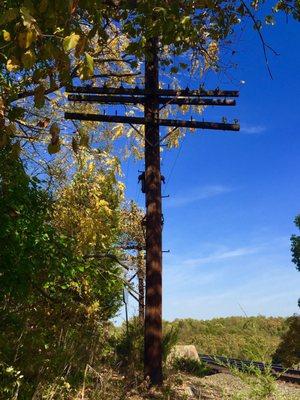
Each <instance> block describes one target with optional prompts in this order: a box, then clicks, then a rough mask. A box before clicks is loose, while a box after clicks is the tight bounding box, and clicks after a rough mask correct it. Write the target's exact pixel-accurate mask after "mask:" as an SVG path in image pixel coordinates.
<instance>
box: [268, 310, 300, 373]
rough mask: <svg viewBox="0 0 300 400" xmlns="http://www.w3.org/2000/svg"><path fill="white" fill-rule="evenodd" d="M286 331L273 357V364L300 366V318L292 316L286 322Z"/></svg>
mask: <svg viewBox="0 0 300 400" xmlns="http://www.w3.org/2000/svg"><path fill="white" fill-rule="evenodd" d="M287 325H288V330H287V331H286V332H285V333H284V335H283V337H282V340H281V342H280V344H279V346H278V348H277V350H276V352H275V354H274V356H273V359H274V362H277V363H282V364H283V365H284V366H285V367H292V366H294V367H296V366H297V367H298V368H299V366H300V339H299V338H300V316H299V315H294V316H292V317H289V318H288V320H287Z"/></svg>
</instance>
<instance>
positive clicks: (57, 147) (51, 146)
mask: <svg viewBox="0 0 300 400" xmlns="http://www.w3.org/2000/svg"><path fill="white" fill-rule="evenodd" d="M59 150H60V143H59V142H58V143H56V144H52V143H49V145H48V153H49V154H56V153H58V152H59Z"/></svg>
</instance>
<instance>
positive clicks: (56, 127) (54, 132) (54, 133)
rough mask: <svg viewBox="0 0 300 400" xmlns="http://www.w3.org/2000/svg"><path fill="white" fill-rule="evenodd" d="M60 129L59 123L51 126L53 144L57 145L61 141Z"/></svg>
mask: <svg viewBox="0 0 300 400" xmlns="http://www.w3.org/2000/svg"><path fill="white" fill-rule="evenodd" d="M59 134H60V127H59V125H58V123H57V122H54V123H53V124H52V125H51V126H50V135H51V143H52V144H53V145H55V144H56V143H58V141H59Z"/></svg>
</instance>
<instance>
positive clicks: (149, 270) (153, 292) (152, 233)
mask: <svg viewBox="0 0 300 400" xmlns="http://www.w3.org/2000/svg"><path fill="white" fill-rule="evenodd" d="M157 52H158V50H157V39H156V38H153V39H150V40H149V41H148V47H147V53H146V62H145V89H146V92H148V93H150V94H147V95H146V102H145V192H146V193H145V194H146V307H145V354H144V373H145V377H149V378H150V382H151V384H152V385H161V384H162V382H163V375H162V209H161V173H160V144H159V98H158V95H157V91H158V88H159V74H158V54H157Z"/></svg>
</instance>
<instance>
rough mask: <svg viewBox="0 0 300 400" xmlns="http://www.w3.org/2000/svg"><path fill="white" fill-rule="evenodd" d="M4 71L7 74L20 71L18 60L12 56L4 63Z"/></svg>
mask: <svg viewBox="0 0 300 400" xmlns="http://www.w3.org/2000/svg"><path fill="white" fill-rule="evenodd" d="M6 69H7V70H8V71H9V72H15V71H17V70H18V69H20V63H19V60H18V59H17V58H16V57H14V56H12V57H11V58H10V59H9V60H8V61H7V63H6Z"/></svg>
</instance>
